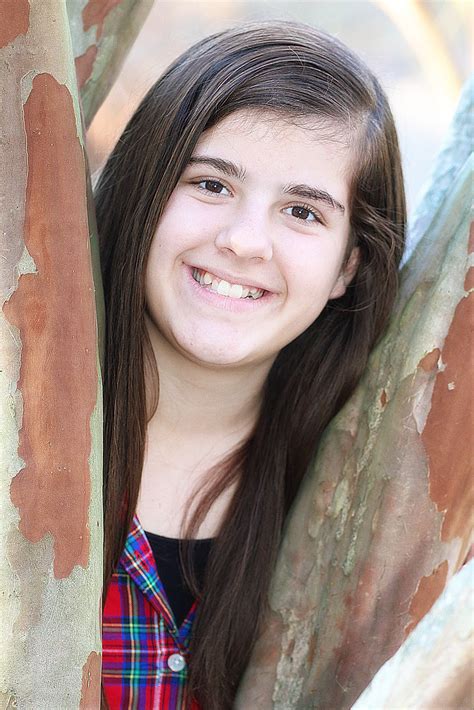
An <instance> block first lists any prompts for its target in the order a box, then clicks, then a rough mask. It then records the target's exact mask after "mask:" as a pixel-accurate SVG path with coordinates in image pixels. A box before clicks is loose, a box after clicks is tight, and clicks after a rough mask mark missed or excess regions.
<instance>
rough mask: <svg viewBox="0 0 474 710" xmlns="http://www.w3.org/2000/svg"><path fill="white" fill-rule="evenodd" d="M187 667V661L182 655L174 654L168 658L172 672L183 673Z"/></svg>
mask: <svg viewBox="0 0 474 710" xmlns="http://www.w3.org/2000/svg"><path fill="white" fill-rule="evenodd" d="M185 665H186V661H185V660H184V658H183V656H182V655H181V654H180V653H173V654H172V655H171V656H170V657H169V658H168V668H171V670H172V671H182V670H183V668H184V666H185Z"/></svg>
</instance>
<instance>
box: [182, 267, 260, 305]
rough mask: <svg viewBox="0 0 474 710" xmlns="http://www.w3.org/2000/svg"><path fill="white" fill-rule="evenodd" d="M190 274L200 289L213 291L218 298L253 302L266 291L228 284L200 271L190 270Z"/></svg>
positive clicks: (207, 272) (206, 272)
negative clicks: (245, 299) (248, 299)
mask: <svg viewBox="0 0 474 710" xmlns="http://www.w3.org/2000/svg"><path fill="white" fill-rule="evenodd" d="M191 273H192V276H193V279H194V280H195V281H197V283H198V284H200V286H201V287H202V288H204V289H206V290H207V291H213V292H214V293H217V294H219V296H227V297H228V298H235V299H244V298H251V299H253V300H257V299H259V298H261V297H262V296H263V295H264V294H265V293H267V291H265V290H264V289H262V288H255V287H249V286H244V285H242V284H233V283H229V281H225V280H224V279H220V278H219V277H218V276H215V275H214V274H211V273H209V271H203V270H202V269H196V268H192V269H191Z"/></svg>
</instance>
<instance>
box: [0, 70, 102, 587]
mask: <svg viewBox="0 0 474 710" xmlns="http://www.w3.org/2000/svg"><path fill="white" fill-rule="evenodd" d="M24 115H25V131H26V139H27V150H28V184H27V193H26V207H25V244H26V247H27V249H28V251H29V253H30V255H31V256H32V257H33V259H34V262H35V264H36V269H37V272H36V273H33V274H25V275H23V276H22V277H21V278H20V281H19V285H18V289H17V290H16V292H15V293H14V294H13V295H12V297H11V299H10V301H9V302H8V303H7V304H6V306H5V309H4V312H5V315H6V317H7V319H8V320H9V322H10V323H12V324H14V325H16V326H17V327H18V329H19V332H20V337H21V342H22V363H21V373H20V381H19V384H18V387H19V390H20V391H21V392H23V393H24V401H23V425H22V428H21V431H20V446H19V454H20V456H21V458H22V459H23V461H24V462H25V466H24V468H23V470H22V471H21V472H20V473H19V474H18V475H17V476H16V477H15V478H14V479H13V482H12V486H11V496H12V501H13V503H14V504H15V506H16V507H17V508H18V510H19V512H20V516H21V521H20V530H21V532H22V534H23V535H24V536H25V537H26V538H27V539H28V540H31V541H32V542H37V541H38V540H40V539H41V538H42V537H43V536H44V535H45V534H46V533H48V532H49V533H51V535H52V536H53V538H54V554H55V559H54V574H55V576H56V577H67V576H68V575H69V574H70V573H71V571H72V569H73V567H74V565H76V564H80V565H82V566H86V565H87V562H88V558H89V530H88V526H87V520H88V511H89V499H90V481H89V476H90V471H89V463H88V458H89V455H90V450H91V434H90V429H89V427H88V426H87V423H88V422H89V421H90V417H91V414H92V411H93V409H94V407H95V403H96V397H97V368H96V330H95V303H94V290H93V283H92V274H91V267H90V251H89V230H88V221H87V208H86V201H85V187H86V183H85V169H84V156H83V151H82V147H81V145H80V143H79V139H78V137H77V126H76V121H75V115H74V108H73V104H72V98H71V95H70V93H69V91H68V90H67V88H66V87H64V86H61V85H60V84H58V83H57V81H56V80H55V79H54V78H53V77H52V76H51V75H49V74H40V75H39V76H37V77H35V79H34V80H33V88H32V91H31V94H30V96H29V98H28V101H27V103H26V105H25V111H24ZM53 383H54V385H53ZM79 391H80V392H81V396H80V397H77V393H78V392H79ZM72 402H75V406H76V409H75V411H74V412H71V403H72ZM78 421H83V422H84V423H85V426H84V427H78V426H77V422H78Z"/></svg>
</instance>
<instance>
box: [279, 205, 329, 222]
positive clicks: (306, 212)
mask: <svg viewBox="0 0 474 710" xmlns="http://www.w3.org/2000/svg"><path fill="white" fill-rule="evenodd" d="M283 211H284V212H286V214H289V215H291V216H292V217H296V219H299V220H301V221H302V222H319V223H320V224H322V223H323V221H322V219H321V218H320V217H319V216H318V214H317V213H316V212H314V210H312V209H311V208H310V207H307V206H305V205H293V206H292V207H286V208H285V209H284V210H283Z"/></svg>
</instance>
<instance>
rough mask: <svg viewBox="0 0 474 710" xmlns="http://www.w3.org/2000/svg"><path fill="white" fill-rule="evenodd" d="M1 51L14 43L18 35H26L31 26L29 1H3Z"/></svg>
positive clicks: (0, 36) (0, 31) (0, 30)
mask: <svg viewBox="0 0 474 710" xmlns="http://www.w3.org/2000/svg"><path fill="white" fill-rule="evenodd" d="M1 13H2V17H1V22H0V49H1V48H2V47H6V45H7V44H10V42H13V40H14V39H15V38H16V37H18V35H26V33H27V32H28V27H29V24H30V3H29V2H28V0H2V7H1Z"/></svg>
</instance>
